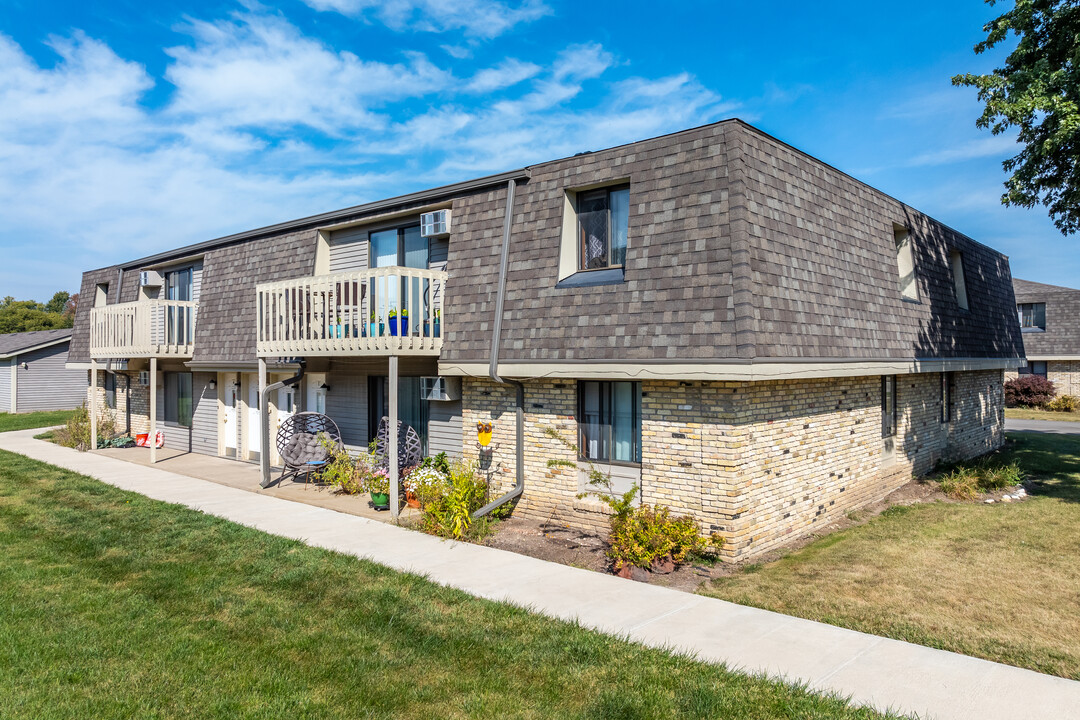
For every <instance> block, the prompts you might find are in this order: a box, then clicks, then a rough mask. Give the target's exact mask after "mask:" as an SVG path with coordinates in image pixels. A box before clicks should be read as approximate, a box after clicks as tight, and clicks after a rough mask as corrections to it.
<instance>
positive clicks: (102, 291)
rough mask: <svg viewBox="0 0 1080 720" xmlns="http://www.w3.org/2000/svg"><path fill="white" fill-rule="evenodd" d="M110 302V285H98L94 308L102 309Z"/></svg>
mask: <svg viewBox="0 0 1080 720" xmlns="http://www.w3.org/2000/svg"><path fill="white" fill-rule="evenodd" d="M108 302H109V283H98V284H97V286H96V287H95V288H94V307H102V306H104V305H106V304H107V303H108Z"/></svg>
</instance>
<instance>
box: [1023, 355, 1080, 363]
mask: <svg viewBox="0 0 1080 720" xmlns="http://www.w3.org/2000/svg"><path fill="white" fill-rule="evenodd" d="M1027 359H1028V362H1031V361H1033V360H1038V361H1039V362H1046V361H1050V362H1062V361H1065V360H1080V355H1028V356H1027Z"/></svg>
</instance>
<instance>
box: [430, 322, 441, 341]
mask: <svg viewBox="0 0 1080 720" xmlns="http://www.w3.org/2000/svg"><path fill="white" fill-rule="evenodd" d="M441 324H442V323H440V322H439V321H438V320H436V321H435V331H434V332H433V333H432V335H431V336H432V337H439V326H440V325H441Z"/></svg>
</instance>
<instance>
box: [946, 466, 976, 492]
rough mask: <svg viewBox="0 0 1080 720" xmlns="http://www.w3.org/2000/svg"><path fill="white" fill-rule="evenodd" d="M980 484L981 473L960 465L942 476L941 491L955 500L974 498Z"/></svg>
mask: <svg viewBox="0 0 1080 720" xmlns="http://www.w3.org/2000/svg"><path fill="white" fill-rule="evenodd" d="M978 485H979V474H978V473H977V472H975V470H973V469H972V468H967V467H958V468H956V469H954V470H952V471H951V472H949V473H947V474H946V475H945V476H944V477H942V478H941V491H942V492H943V493H945V494H946V495H948V496H949V497H951V498H953V499H954V500H974V499H975V496H976V495H978Z"/></svg>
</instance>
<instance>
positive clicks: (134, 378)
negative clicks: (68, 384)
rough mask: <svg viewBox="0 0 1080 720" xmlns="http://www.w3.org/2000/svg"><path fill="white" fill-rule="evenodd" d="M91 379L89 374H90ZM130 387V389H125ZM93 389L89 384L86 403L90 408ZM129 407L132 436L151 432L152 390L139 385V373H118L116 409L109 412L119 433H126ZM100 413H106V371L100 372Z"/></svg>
mask: <svg viewBox="0 0 1080 720" xmlns="http://www.w3.org/2000/svg"><path fill="white" fill-rule="evenodd" d="M124 376H127V378H128V382H130V385H129V386H125V381H124ZM88 377H89V374H88ZM125 387H128V388H130V389H125ZM90 397H91V387H90V385H89V384H87V388H86V401H87V406H89V402H90ZM128 405H130V406H131V434H132V435H135V434H137V433H144V432H149V431H150V388H149V387H148V386H145V385H140V384H139V374H138V373H137V372H130V373H125V372H118V373H116V408H115V409H113V410H109V412H110V413H111V414H112V415H113V417H114V418H115V420H116V429H117V431H118V432H121V433H122V432H124V429H125V427H126V425H127V411H128ZM97 407H98V412H99V413H103V412H105V408H106V405H105V371H104V370H99V371H98V405H97Z"/></svg>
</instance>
